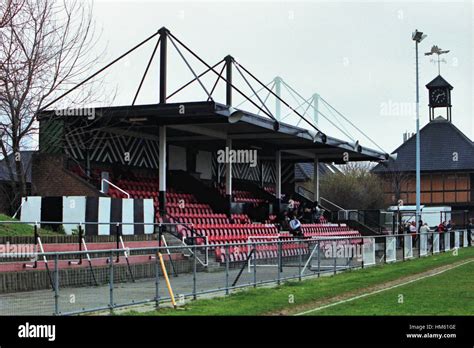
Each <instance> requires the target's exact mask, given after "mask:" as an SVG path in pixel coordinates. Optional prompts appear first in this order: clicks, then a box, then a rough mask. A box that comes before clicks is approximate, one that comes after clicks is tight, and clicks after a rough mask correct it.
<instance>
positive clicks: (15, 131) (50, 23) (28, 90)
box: [0, 0, 98, 204]
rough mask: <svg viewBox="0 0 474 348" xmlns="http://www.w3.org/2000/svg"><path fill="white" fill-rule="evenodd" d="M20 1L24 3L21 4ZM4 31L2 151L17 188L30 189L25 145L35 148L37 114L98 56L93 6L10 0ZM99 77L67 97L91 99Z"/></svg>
mask: <svg viewBox="0 0 474 348" xmlns="http://www.w3.org/2000/svg"><path fill="white" fill-rule="evenodd" d="M18 4H20V5H18ZM6 6H7V7H8V6H9V7H8V8H6V10H5V11H4V12H3V16H2V23H3V25H4V27H3V29H2V30H1V31H0V151H1V154H2V155H3V157H4V159H6V160H5V164H6V167H7V171H8V175H9V178H10V182H11V189H12V192H16V193H17V197H15V199H14V201H16V204H18V196H24V195H26V194H27V189H26V182H25V168H23V163H22V161H21V156H20V151H21V150H25V149H32V148H35V146H36V143H37V136H38V121H37V119H36V116H37V114H38V112H39V111H40V110H42V108H43V107H44V106H45V105H46V104H47V103H48V102H49V101H50V100H53V99H54V98H55V97H57V96H58V95H60V94H61V93H63V92H64V91H66V90H68V89H69V88H70V87H72V86H73V85H75V84H77V83H78V82H80V81H81V80H82V79H83V78H84V77H85V75H86V74H87V73H88V72H90V69H91V68H92V66H93V65H95V64H96V62H97V60H98V58H97V57H98V55H96V56H95V57H92V56H91V50H92V48H93V47H94V45H95V44H96V42H97V35H96V33H95V26H94V22H93V20H92V7H91V6H90V5H89V3H87V2H84V1H79V0H68V1H66V0H64V1H55V0H10V1H9V2H8V3H7V5H6ZM92 86H93V83H91V84H86V85H84V86H83V88H82V89H81V90H80V91H79V92H78V93H74V94H71V95H68V97H67V99H66V98H65V99H64V100H62V103H63V105H67V107H74V106H75V105H84V104H86V103H91V102H93V101H95V100H94V98H95V97H93V94H92V91H93V88H92Z"/></svg>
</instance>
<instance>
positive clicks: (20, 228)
mask: <svg viewBox="0 0 474 348" xmlns="http://www.w3.org/2000/svg"><path fill="white" fill-rule="evenodd" d="M0 221H18V220H16V219H12V218H11V217H9V216H7V215H4V214H0ZM38 233H39V234H40V236H57V235H59V234H58V233H56V232H53V231H49V230H46V229H39V231H38ZM33 235H34V229H33V226H31V225H26V224H0V236H6V237H14V236H31V237H32V236H33Z"/></svg>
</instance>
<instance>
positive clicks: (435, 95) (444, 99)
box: [430, 88, 448, 106]
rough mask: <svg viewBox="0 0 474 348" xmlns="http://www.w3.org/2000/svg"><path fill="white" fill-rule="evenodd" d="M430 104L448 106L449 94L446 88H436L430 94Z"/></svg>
mask: <svg viewBox="0 0 474 348" xmlns="http://www.w3.org/2000/svg"><path fill="white" fill-rule="evenodd" d="M430 104H431V105H433V106H444V105H447V104H448V92H447V91H446V89H444V88H436V89H433V90H432V91H431V92H430Z"/></svg>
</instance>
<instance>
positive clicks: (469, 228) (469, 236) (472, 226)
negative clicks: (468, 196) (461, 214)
mask: <svg viewBox="0 0 474 348" xmlns="http://www.w3.org/2000/svg"><path fill="white" fill-rule="evenodd" d="M473 229H474V224H473V223H472V219H469V223H468V224H467V245H468V246H472V230H473Z"/></svg>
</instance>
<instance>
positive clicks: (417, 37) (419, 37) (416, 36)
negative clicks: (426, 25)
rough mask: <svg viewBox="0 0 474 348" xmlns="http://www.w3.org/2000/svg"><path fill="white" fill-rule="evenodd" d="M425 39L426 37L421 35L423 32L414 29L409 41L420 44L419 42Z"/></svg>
mask: <svg viewBox="0 0 474 348" xmlns="http://www.w3.org/2000/svg"><path fill="white" fill-rule="evenodd" d="M425 37H426V35H424V34H423V32H421V31H418V29H416V30H415V31H414V32H413V33H412V34H411V39H412V40H413V41H416V42H417V43H420V42H421V41H423V39H424V38H425Z"/></svg>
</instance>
